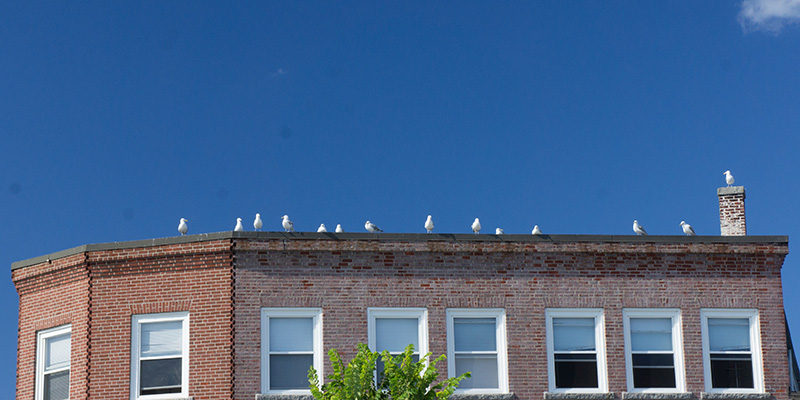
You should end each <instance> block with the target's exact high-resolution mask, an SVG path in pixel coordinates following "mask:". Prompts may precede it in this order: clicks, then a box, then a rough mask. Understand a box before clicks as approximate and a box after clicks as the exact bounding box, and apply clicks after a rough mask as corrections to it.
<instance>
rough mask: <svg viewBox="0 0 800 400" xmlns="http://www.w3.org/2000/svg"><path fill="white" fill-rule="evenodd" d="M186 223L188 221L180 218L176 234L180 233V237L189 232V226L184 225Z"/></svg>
mask: <svg viewBox="0 0 800 400" xmlns="http://www.w3.org/2000/svg"><path fill="white" fill-rule="evenodd" d="M187 222H189V220H188V219H186V218H181V222H180V223H179V224H178V232H180V233H181V235H185V234H186V232H189V226H188V225H186V223H187Z"/></svg>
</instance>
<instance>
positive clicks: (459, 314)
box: [446, 308, 508, 393]
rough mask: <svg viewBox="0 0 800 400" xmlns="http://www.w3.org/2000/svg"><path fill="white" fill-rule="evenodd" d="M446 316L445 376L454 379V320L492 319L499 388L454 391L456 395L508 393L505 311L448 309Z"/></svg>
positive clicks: (497, 309)
mask: <svg viewBox="0 0 800 400" xmlns="http://www.w3.org/2000/svg"><path fill="white" fill-rule="evenodd" d="M446 314H447V376H448V377H450V378H453V377H455V376H456V375H455V373H456V364H455V362H456V357H455V340H454V337H453V332H454V326H453V320H454V319H455V318H494V319H495V338H496V343H495V346H496V347H495V348H496V353H497V384H498V386H499V388H497V389H495V388H473V389H461V388H458V389H456V393H508V355H507V340H506V311H505V310H504V309H502V308H449V309H447V311H446Z"/></svg>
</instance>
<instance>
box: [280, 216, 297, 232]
mask: <svg viewBox="0 0 800 400" xmlns="http://www.w3.org/2000/svg"><path fill="white" fill-rule="evenodd" d="M281 219H283V222H281V225H283V229H286V232H294V223H293V222H292V221H291V220H289V216H288V215H284V216H283V217H281Z"/></svg>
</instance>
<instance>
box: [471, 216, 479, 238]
mask: <svg viewBox="0 0 800 400" xmlns="http://www.w3.org/2000/svg"><path fill="white" fill-rule="evenodd" d="M480 231H481V221H479V220H478V219H477V218H475V221H474V222H473V223H472V232H473V233H475V234H476V235H477V234H478V232H480Z"/></svg>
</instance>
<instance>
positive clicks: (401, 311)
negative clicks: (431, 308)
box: [367, 307, 428, 364]
mask: <svg viewBox="0 0 800 400" xmlns="http://www.w3.org/2000/svg"><path fill="white" fill-rule="evenodd" d="M367 318H368V322H367V330H368V331H367V336H368V339H367V340H368V346H369V349H370V350H371V351H373V352H374V351H375V348H376V347H375V346H376V345H377V344H376V331H375V320H376V319H378V318H416V319H417V343H419V346H418V348H415V349H414V352H416V353H417V354H419V359H420V360H423V357H424V356H425V354H428V310H427V309H426V308H376V307H371V308H367ZM424 361H425V363H426V364H427V362H428V360H427V359H424Z"/></svg>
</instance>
